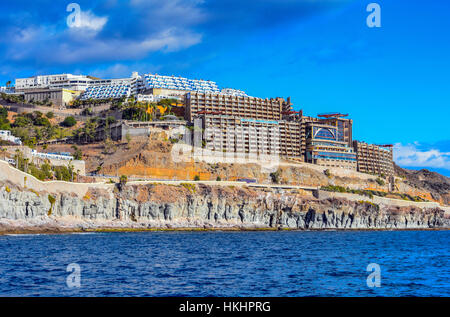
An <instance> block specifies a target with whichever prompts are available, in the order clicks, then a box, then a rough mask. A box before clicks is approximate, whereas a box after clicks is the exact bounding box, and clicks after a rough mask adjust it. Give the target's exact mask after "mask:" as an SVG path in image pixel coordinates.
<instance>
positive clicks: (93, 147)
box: [47, 131, 450, 205]
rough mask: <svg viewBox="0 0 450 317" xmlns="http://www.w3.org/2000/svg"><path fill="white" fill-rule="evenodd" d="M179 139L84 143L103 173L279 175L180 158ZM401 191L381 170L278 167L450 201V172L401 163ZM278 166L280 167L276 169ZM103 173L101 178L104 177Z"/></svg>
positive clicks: (298, 181) (337, 183)
mask: <svg viewBox="0 0 450 317" xmlns="http://www.w3.org/2000/svg"><path fill="white" fill-rule="evenodd" d="M70 147H71V145H50V146H49V147H48V149H47V150H49V151H71V148H70ZM172 147H173V144H172V143H171V142H170V141H168V137H167V135H166V134H165V132H161V131H160V132H154V133H152V134H151V136H150V137H148V138H147V137H140V138H133V139H132V140H131V141H130V142H129V143H128V142H126V141H125V142H112V143H109V144H108V143H94V144H89V145H80V146H79V148H80V149H81V151H82V152H83V159H84V160H85V161H86V171H87V172H88V173H89V172H90V173H96V172H98V174H99V175H109V176H114V177H117V176H120V175H127V176H128V177H129V179H158V180H183V181H184V180H188V181H192V180H193V179H194V177H195V176H197V175H198V176H199V177H200V180H208V181H216V180H222V181H226V180H227V181H235V180H237V179H239V178H252V179H255V180H256V181H257V182H258V183H265V184H270V183H272V182H273V181H274V177H275V176H274V175H271V171H265V170H264V169H262V168H261V166H260V165H258V164H226V163H214V164H212V163H205V162H194V161H187V162H174V161H173V159H172V155H171V151H172ZM396 170H397V174H398V177H396V179H395V192H394V193H388V184H387V181H386V180H385V181H382V180H381V179H380V178H379V177H378V176H376V175H370V174H364V173H359V172H355V171H348V170H343V169H337V168H335V169H334V168H325V167H321V166H317V165H313V164H307V163H292V162H288V161H281V162H280V163H279V165H278V166H277V168H276V177H275V178H276V181H277V182H278V183H280V184H286V185H294V186H295V185H302V186H312V187H317V186H322V187H330V186H331V187H330V188H331V189H332V190H339V191H342V190H344V191H373V192H374V193H375V194H376V195H382V196H386V197H390V198H397V199H406V200H414V201H423V200H426V201H436V202H440V203H441V204H446V205H449V203H450V200H449V182H448V178H446V177H444V176H441V175H439V174H437V173H431V172H426V171H420V172H415V171H408V170H404V169H399V168H398V167H397V168H396ZM272 172H275V171H272ZM99 179H101V178H99Z"/></svg>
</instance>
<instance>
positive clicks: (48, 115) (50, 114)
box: [45, 111, 55, 119]
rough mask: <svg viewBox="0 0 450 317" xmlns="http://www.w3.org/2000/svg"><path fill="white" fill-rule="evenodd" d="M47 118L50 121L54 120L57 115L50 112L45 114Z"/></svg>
mask: <svg viewBox="0 0 450 317" xmlns="http://www.w3.org/2000/svg"><path fill="white" fill-rule="evenodd" d="M45 116H46V117H47V118H48V119H52V118H53V117H54V116H55V115H54V113H53V112H52V111H49V112H47V113H46V114H45Z"/></svg>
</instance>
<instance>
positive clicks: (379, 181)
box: [375, 177, 385, 186]
mask: <svg viewBox="0 0 450 317" xmlns="http://www.w3.org/2000/svg"><path fill="white" fill-rule="evenodd" d="M375 181H376V182H377V184H378V185H380V186H383V185H384V184H385V182H384V180H383V179H382V178H380V177H378V178H377V179H376V180H375Z"/></svg>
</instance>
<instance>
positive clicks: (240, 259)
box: [0, 231, 450, 296]
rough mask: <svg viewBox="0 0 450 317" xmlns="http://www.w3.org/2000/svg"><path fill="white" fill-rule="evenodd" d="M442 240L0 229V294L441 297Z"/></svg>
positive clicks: (447, 272) (444, 271)
mask: <svg viewBox="0 0 450 317" xmlns="http://www.w3.org/2000/svg"><path fill="white" fill-rule="evenodd" d="M449 245H450V232H449V231H400V232H387V231H385V232H201V233H195V232H143V233H94V234H65V235H30V236H27V235H21V236H0V295H1V296H450V266H449V264H450V263H449V262H450V261H449V260H450V246H449ZM70 263H77V264H79V266H80V268H81V274H80V277H81V287H80V288H72V289H71V288H69V287H68V286H67V284H66V278H67V276H68V275H69V274H70V273H68V272H66V268H67V265H68V264H70ZM369 263H377V264H378V265H379V266H380V268H381V273H380V275H381V285H380V287H378V288H370V287H368V286H367V282H366V280H367V276H368V275H369V274H370V272H367V271H366V268H367V265H368V264H369Z"/></svg>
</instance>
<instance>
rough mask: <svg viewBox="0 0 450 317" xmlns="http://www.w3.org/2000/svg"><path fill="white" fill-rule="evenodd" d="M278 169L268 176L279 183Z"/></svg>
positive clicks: (275, 182)
mask: <svg viewBox="0 0 450 317" xmlns="http://www.w3.org/2000/svg"><path fill="white" fill-rule="evenodd" d="M280 174H281V173H280V170H277V171H276V172H273V173H270V177H271V178H272V182H273V183H274V184H278V183H280Z"/></svg>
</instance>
